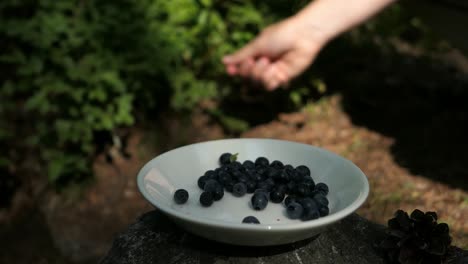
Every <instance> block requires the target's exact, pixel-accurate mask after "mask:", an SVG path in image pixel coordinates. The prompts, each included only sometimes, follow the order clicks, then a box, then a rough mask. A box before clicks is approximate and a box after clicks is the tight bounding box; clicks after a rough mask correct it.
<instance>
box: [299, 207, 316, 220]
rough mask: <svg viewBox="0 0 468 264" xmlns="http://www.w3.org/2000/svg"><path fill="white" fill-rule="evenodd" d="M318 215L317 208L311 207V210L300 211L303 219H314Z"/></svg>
mask: <svg viewBox="0 0 468 264" xmlns="http://www.w3.org/2000/svg"><path fill="white" fill-rule="evenodd" d="M319 217H320V212H319V210H318V209H317V208H316V209H311V210H304V212H303V213H302V217H301V220H303V221H308V220H314V219H317V218H319Z"/></svg>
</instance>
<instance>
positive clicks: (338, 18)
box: [293, 0, 396, 42]
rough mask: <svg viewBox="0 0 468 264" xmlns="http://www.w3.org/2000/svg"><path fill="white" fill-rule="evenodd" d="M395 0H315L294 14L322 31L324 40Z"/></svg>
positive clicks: (305, 24) (308, 24) (296, 17)
mask: <svg viewBox="0 0 468 264" xmlns="http://www.w3.org/2000/svg"><path fill="white" fill-rule="evenodd" d="M395 1H396V0H315V1H313V2H311V3H310V4H309V5H308V6H307V7H305V8H304V9H303V10H301V11H300V12H299V13H298V14H296V15H295V16H294V18H293V19H295V20H298V22H299V23H301V24H302V25H303V26H306V27H310V28H313V29H314V30H318V31H320V32H322V33H323V39H324V42H327V41H329V40H330V39H332V38H334V37H336V36H338V35H339V34H341V33H343V32H345V31H347V30H349V29H351V28H353V27H354V26H357V25H359V24H361V23H362V22H364V21H366V20H367V19H369V18H370V17H372V16H374V15H375V14H377V13H378V12H379V11H381V10H382V9H384V8H385V7H386V6H388V5H390V4H391V3H393V2H395Z"/></svg>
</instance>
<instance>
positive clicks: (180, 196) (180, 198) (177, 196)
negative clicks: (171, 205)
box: [174, 189, 189, 204]
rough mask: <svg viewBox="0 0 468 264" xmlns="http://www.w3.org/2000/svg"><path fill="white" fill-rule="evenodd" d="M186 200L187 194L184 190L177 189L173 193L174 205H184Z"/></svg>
mask: <svg viewBox="0 0 468 264" xmlns="http://www.w3.org/2000/svg"><path fill="white" fill-rule="evenodd" d="M188 198H189V194H188V192H187V191H186V190H184V189H178V190H177V191H175V193H174V201H175V202H176V204H184V203H186V202H187V200H188Z"/></svg>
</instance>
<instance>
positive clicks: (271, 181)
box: [265, 178, 276, 187]
mask: <svg viewBox="0 0 468 264" xmlns="http://www.w3.org/2000/svg"><path fill="white" fill-rule="evenodd" d="M265 182H266V183H268V184H270V185H271V186H272V187H273V186H275V185H276V183H275V180H273V179H272V178H268V179H266V180H265Z"/></svg>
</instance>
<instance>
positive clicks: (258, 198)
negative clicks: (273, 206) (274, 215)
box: [250, 192, 268, 211]
mask: <svg viewBox="0 0 468 264" xmlns="http://www.w3.org/2000/svg"><path fill="white" fill-rule="evenodd" d="M250 202H251V203H252V207H253V209H254V210H257V211H259V210H263V209H265V207H266V206H267V205H268V198H267V196H266V194H265V193H263V192H258V193H255V194H254V195H252V198H251V200H250Z"/></svg>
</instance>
